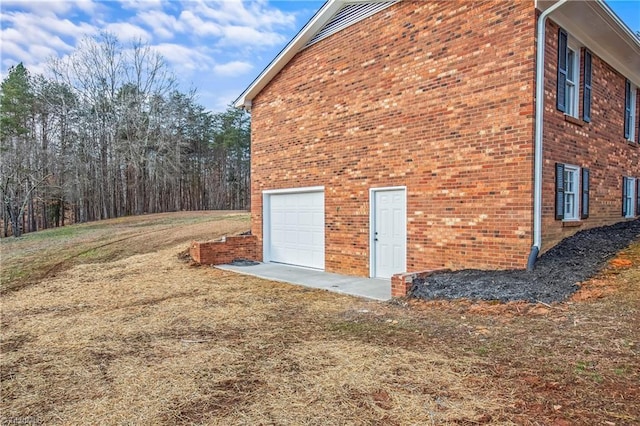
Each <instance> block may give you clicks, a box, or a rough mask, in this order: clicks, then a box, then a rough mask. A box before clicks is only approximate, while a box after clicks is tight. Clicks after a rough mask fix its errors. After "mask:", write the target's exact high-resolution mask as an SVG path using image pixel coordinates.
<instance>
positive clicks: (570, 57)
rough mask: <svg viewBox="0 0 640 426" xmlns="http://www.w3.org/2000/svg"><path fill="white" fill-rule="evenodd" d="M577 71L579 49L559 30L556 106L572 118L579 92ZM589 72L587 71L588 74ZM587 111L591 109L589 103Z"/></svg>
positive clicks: (576, 108) (578, 73)
mask: <svg viewBox="0 0 640 426" xmlns="http://www.w3.org/2000/svg"><path fill="white" fill-rule="evenodd" d="M585 65H586V62H585ZM589 68H591V61H589ZM579 70H580V48H579V46H577V44H576V42H575V41H574V40H569V36H568V35H567V32H566V31H564V30H563V29H560V31H559V33H558V86H557V96H556V106H557V108H558V109H559V110H560V111H562V112H564V113H565V114H567V115H571V116H573V117H577V116H578V97H579V96H578V94H579V92H580V90H579V89H578V88H579V87H580V86H579V80H580V71H579ZM590 72H591V70H590V69H589V73H590ZM589 77H590V76H589ZM590 80H591V79H590V78H589V95H590V94H591V93H590V92H591V81H590ZM589 109H591V103H590V102H589ZM589 115H590V111H589Z"/></svg>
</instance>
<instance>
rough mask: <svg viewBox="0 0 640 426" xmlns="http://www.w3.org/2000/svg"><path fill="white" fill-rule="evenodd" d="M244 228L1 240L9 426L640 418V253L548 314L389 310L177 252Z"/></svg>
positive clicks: (479, 307) (197, 217) (420, 305)
mask: <svg viewBox="0 0 640 426" xmlns="http://www.w3.org/2000/svg"><path fill="white" fill-rule="evenodd" d="M248 227H249V225H248V215H247V214H244V213H222V212H196V213H176V214H167V215H151V216H144V217H142V218H126V219H118V220H115V221H106V222H98V223H95V224H89V225H81V226H74V227H69V228H68V229H67V228H63V230H64V231H63V230H53V231H46V232H42V233H40V234H32V235H28V236H26V237H24V238H22V239H19V240H4V241H2V242H1V244H2V245H1V248H2V287H1V288H0V289H1V290H2V295H1V296H0V298H1V299H0V300H1V303H2V330H1V345H2V346H1V362H0V366H1V374H2V395H1V396H2V398H1V402H0V424H7V423H9V424H15V423H17V422H19V421H22V422H23V423H25V422H32V423H34V424H154V425H155V424H214V425H216V424H219V425H235V424H238V425H242V424H247V425H259V424H262V425H369V424H371V425H377V424H384V425H414V424H415V425H425V424H426V425H428V424H434V425H441V424H468V425H473V424H530V425H538V424H539V425H549V424H555V425H569V424H599V425H602V424H604V425H627V424H628V425H631V424H638V423H640V402H639V401H640V360H639V354H638V352H639V351H640V328H639V327H638V324H640V315H639V313H640V266H639V265H640V243H636V244H635V245H633V246H632V247H630V248H629V249H628V250H626V251H624V252H622V253H621V254H620V255H619V256H618V258H617V259H615V260H614V261H612V262H611V266H610V267H609V268H608V269H607V270H605V271H604V272H603V273H602V274H601V275H600V276H598V277H597V278H596V279H594V280H592V281H590V282H589V283H586V284H585V285H584V288H583V290H582V291H581V292H580V293H578V295H576V297H575V298H574V300H573V301H571V302H570V303H566V304H561V305H555V306H552V307H547V306H543V305H527V304H507V305H497V304H490V303H470V302H428V303H427V302H416V301H404V300H400V301H396V302H394V303H379V302H373V301H368V300H363V299H358V298H353V297H349V296H342V295H338V294H333V293H328V292H324V291H321V290H311V289H306V288H302V287H297V286H291V285H286V284H281V283H276V282H271V281H265V280H261V279H257V278H251V277H246V276H241V275H236V274H233V273H230V272H223V271H220V270H217V269H213V268H208V267H194V266H192V265H191V264H190V263H189V262H188V261H186V260H184V258H182V257H181V256H179V253H180V252H182V251H183V250H185V249H186V248H187V247H188V243H189V241H190V240H192V239H201V240H206V239H211V238H215V237H219V236H221V235H224V234H234V233H238V232H241V231H244V230H246V229H248ZM11 422H13V423H11Z"/></svg>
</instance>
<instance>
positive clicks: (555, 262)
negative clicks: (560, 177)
mask: <svg viewBox="0 0 640 426" xmlns="http://www.w3.org/2000/svg"><path fill="white" fill-rule="evenodd" d="M639 238H640V219H638V220H634V221H630V222H621V223H617V224H615V225H611V226H603V227H600V228H593V229H587V230H585V231H581V232H578V233H577V234H575V235H573V236H571V237H569V238H566V239H565V240H563V241H562V242H561V243H560V244H558V245H557V246H555V247H554V248H552V249H551V250H549V251H547V252H546V253H544V254H543V255H542V256H540V258H539V259H538V262H537V263H536V265H535V268H534V270H533V271H531V272H528V271H526V270H513V271H481V270H476V269H466V270H462V271H455V272H442V273H436V274H434V275H431V276H429V277H427V278H426V279H424V280H416V281H415V282H414V284H413V287H412V288H411V291H410V293H409V294H410V296H411V297H414V298H420V299H427V300H432V299H471V300H499V301H502V302H508V301H518V300H524V301H528V302H544V303H553V302H561V301H563V300H566V299H567V298H568V297H569V296H571V295H572V294H573V293H574V292H576V291H577V290H578V288H579V283H581V282H583V281H585V280H587V279H589V278H591V277H593V276H594V275H595V274H596V273H597V272H598V271H600V270H601V269H602V267H603V266H604V265H605V264H606V262H607V260H609V259H611V258H612V257H613V256H615V254H616V253H617V252H619V251H620V250H622V249H624V248H625V247H627V246H629V244H631V243H632V242H633V241H634V240H637V239H639Z"/></svg>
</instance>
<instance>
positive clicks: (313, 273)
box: [216, 263, 391, 300]
mask: <svg viewBox="0 0 640 426" xmlns="http://www.w3.org/2000/svg"><path fill="white" fill-rule="evenodd" d="M216 268H218V269H222V270H224V271H233V272H238V273H240V274H247V275H253V276H255V277H259V278H264V279H267V280H272V281H280V282H284V283H289V284H298V285H302V286H305V287H312V288H320V289H324V290H329V291H333V292H335V293H342V294H349V295H352V296H359V297H366V298H368V299H375V300H389V299H391V281H390V280H388V279H375V278H361V277H350V276H347V275H339V274H332V273H330V272H324V271H318V270H315V269H307V268H300V267H297V266H290V265H283V264H280V263H259V264H257V265H251V266H235V265H216Z"/></svg>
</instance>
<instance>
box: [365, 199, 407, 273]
mask: <svg viewBox="0 0 640 426" xmlns="http://www.w3.org/2000/svg"><path fill="white" fill-rule="evenodd" d="M372 201H373V209H372V214H373V217H372V218H371V220H372V225H373V226H372V232H373V236H372V240H373V256H372V261H373V265H372V268H371V269H372V275H373V276H374V277H377V278H390V277H391V276H392V275H393V274H397V273H400V272H405V271H406V267H407V207H406V205H407V197H406V190H405V189H389V190H374V191H373V200H372Z"/></svg>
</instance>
